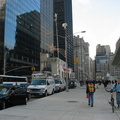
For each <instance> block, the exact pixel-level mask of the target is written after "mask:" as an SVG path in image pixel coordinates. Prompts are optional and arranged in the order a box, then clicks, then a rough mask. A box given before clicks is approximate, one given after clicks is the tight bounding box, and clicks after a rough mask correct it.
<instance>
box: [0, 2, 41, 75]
mask: <svg viewBox="0 0 120 120" xmlns="http://www.w3.org/2000/svg"><path fill="white" fill-rule="evenodd" d="M40 6H41V5H40V0H0V74H10V75H31V73H32V71H31V68H33V69H34V67H35V70H39V69H40ZM33 66H34V67H33Z"/></svg>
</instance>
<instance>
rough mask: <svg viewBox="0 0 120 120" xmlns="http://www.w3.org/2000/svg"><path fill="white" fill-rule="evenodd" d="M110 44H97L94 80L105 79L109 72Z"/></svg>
mask: <svg viewBox="0 0 120 120" xmlns="http://www.w3.org/2000/svg"><path fill="white" fill-rule="evenodd" d="M110 53H111V51H110V46H108V45H107V46H105V45H100V44H99V45H97V47H96V56H95V72H96V80H101V79H102V80H106V79H107V73H108V72H109V57H110Z"/></svg>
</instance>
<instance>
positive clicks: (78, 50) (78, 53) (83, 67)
mask: <svg viewBox="0 0 120 120" xmlns="http://www.w3.org/2000/svg"><path fill="white" fill-rule="evenodd" d="M73 41H74V71H75V77H76V78H77V79H78V80H79V81H83V80H87V79H88V78H89V73H90V58H89V44H88V43H87V42H85V41H84V39H83V38H80V37H79V35H78V36H74V40H73Z"/></svg>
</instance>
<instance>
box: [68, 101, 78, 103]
mask: <svg viewBox="0 0 120 120" xmlns="http://www.w3.org/2000/svg"><path fill="white" fill-rule="evenodd" d="M68 102H70V103H76V102H78V101H68Z"/></svg>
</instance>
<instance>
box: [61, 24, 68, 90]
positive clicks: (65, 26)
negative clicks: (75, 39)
mask: <svg viewBox="0 0 120 120" xmlns="http://www.w3.org/2000/svg"><path fill="white" fill-rule="evenodd" d="M62 27H63V28H64V30H65V50H66V51H65V57H66V92H69V90H68V73H67V72H68V63H67V35H66V28H67V23H63V24H62Z"/></svg>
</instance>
